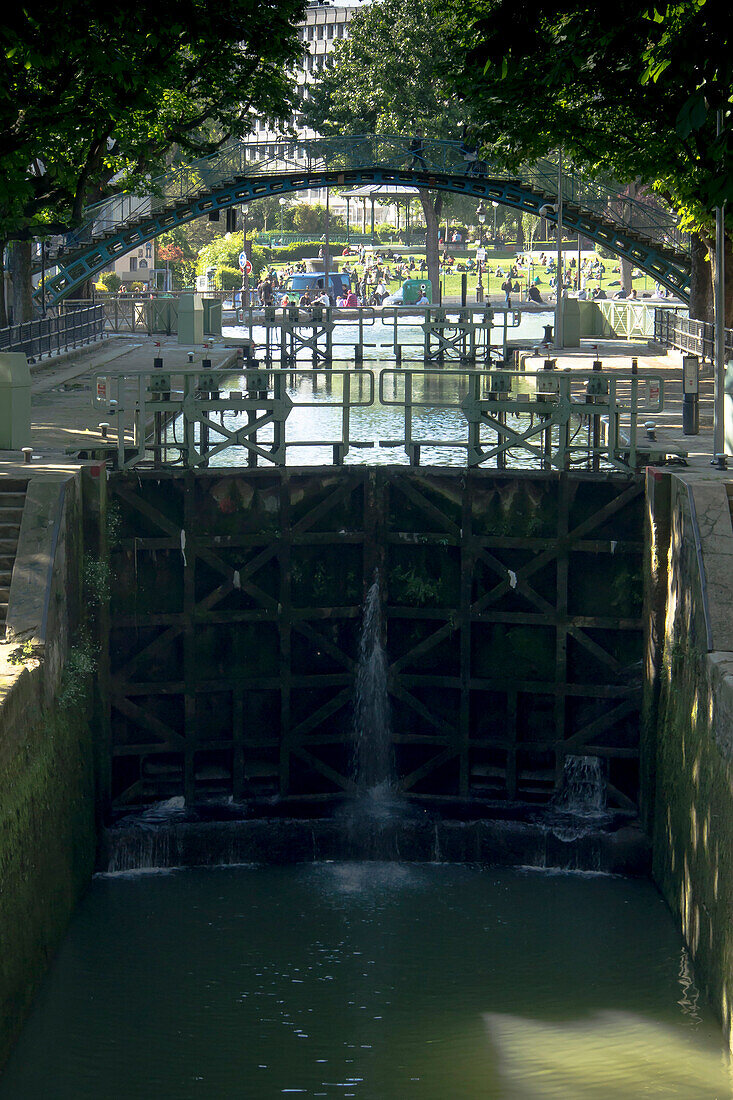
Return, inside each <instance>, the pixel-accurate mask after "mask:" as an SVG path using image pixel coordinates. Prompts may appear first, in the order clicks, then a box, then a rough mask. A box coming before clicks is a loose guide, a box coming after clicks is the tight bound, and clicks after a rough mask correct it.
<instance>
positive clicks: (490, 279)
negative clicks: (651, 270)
mask: <svg viewBox="0 0 733 1100" xmlns="http://www.w3.org/2000/svg"><path fill="white" fill-rule="evenodd" d="M384 247H385V248H388V247H393V248H394V249H395V250H398V249H399V245H393V246H389V245H385V246H384ZM410 254H411V255H412V256H414V257H415V260H416V262H417V264H418V265H419V263H420V260H421V259H423V257H424V255H425V254H424V253H420V252H412V251H411V253H410ZM571 258H572V257H571V256H568V257H567V259H568V261H569V260H570V259H571ZM344 262H348V263H349V265H350V267H351V269H352V270H356V271H357V273H358V274H359V276H360V277H361V276H362V275H363V265H362V264H359V263H354V258H353V257H351V256H350V257H341V256H338V257H334V263H335V265H336V266H337V267H339V268H340V267H341V266H342V265H343V263H344ZM511 262H512V261H511V260H507V259H497V260H492V261H491V262H490V264H489V270H488V271H487V270H484V272H483V279H482V282H483V287H484V294H485V295H487V296H490V297H492V298H499V299H503V296H504V293H503V291H502V289H501V284H502V283H503V282H504V279H505V278H506V276H505V275H498V276H497V275H495V274H494V272H495V271H496V269H497V267H499V268H501V269H502V270H503V271H504V272H506V271H507V269H508V267H509V266H511ZM457 263H465V260H463V259H458V260H456V264H457ZM601 263H602V264H603V269H604V270H603V277H602V279H601V286H602V287H603V289H604V290H605V292H606V294H607V295H608V297H609V298H612V297H613V296H614V294H615V293H616V291H618V290H619V289H620V287H621V275H620V272H619V271H618V270H614V268H616V269H618V267H619V261H618V260H616V259H602V260H601ZM388 264H389V266H390V267H394V264H393V263H391V262H390V261H388ZM286 266H287V265H284V264H278V265H277V269H278V270H280V271H281V270H284V268H285V267H286ZM574 273H575V269H574V268H572V269H571V270H570V277H571V278H572V277H573V275H574ZM466 274H467V275H468V297H467V300H468V302H469V304H470V303H475V301H476V285H477V282H478V276H477V273H476V271H475V270H474V271H472V272H467V273H466ZM461 275H462V272H459V271H455V265H454V268H453V270H450V269H449V270H446V271H444V272H443V273H442V274H441V282H442V287H443V297H446V298H460V295H461ZM538 275H539V277H540V282H539V283H537V284H536V285H537V287H538V289H539V292H540V294H541V295H542V298H543V299H544V300H545V301H546V302H549V299H550V297H552V298H553V299H554V293H555V292H554V290H553V289H552V288H551V287H550V277H551V276H550V274H548V273H547V272H546V271H545V269H544V268H541V267H539V266H537V265H534V266H533V268H532V281H533V282H534V280H535V278H536V277H537V276H538ZM408 277H409V278H414V279H420V278H425V275H422V276H421V275H420V271H419V268H418V270H417V271H415V272H413V273H410V275H409V276H408ZM516 282H518V283H519V286H520V288H521V290H520V292H519V293H517V292H515V293H514V295H513V297H512V301H513V302H514V303H519V302H521V301H522V299H523V298H524V292H525V290H526V285H527V269H526V268H524V269H521V270H520V273H519V275H518V277H517V279H516ZM387 285H388V287H389V292H390V294H394V293H395V292H396V291H397V290H399V288H400V286H401V285H402V282H401V280H398V279H391V280H389V281H388V283H387ZM589 285H590V286H592V287H593V288H596V287H597V286H598V283H597V281H596V280H595V279H593V280H592V281H591V282H590V283H589ZM633 285H634V287H635V288H636V290H637V291H638V293H639V294H643V293H644V291H649V292H652V291H653V290H654V281H653V280H652V279H651V278H650V277H649V276H648V275H646V274H644V273H643V272H635V273H634V283H633Z"/></svg>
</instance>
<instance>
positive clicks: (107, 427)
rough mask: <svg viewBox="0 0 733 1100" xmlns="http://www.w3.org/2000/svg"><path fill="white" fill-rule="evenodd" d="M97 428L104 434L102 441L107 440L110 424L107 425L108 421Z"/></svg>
mask: <svg viewBox="0 0 733 1100" xmlns="http://www.w3.org/2000/svg"><path fill="white" fill-rule="evenodd" d="M97 427H98V428H99V430H100V432H101V433H102V439H106V438H107V432H108V431H109V424H107V422H106V421H103V422H102V423H101V424H98V425H97Z"/></svg>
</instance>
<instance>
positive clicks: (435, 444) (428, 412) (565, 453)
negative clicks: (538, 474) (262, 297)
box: [92, 365, 664, 472]
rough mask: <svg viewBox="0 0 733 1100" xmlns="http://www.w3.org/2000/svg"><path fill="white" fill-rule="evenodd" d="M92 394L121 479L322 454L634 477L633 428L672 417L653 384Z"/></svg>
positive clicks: (246, 375) (289, 382) (208, 387)
mask: <svg viewBox="0 0 733 1100" xmlns="http://www.w3.org/2000/svg"><path fill="white" fill-rule="evenodd" d="M235 387H236V388H235ZM92 390H93V394H94V397H93V400H94V402H95V404H96V406H97V408H98V409H99V410H100V412H101V413H102V414H103V415H109V417H110V422H111V424H112V428H113V437H112V438H108V439H107V441H106V442H100V444H99V446H98V447H94V448H92V450H93V451H95V453H96V452H101V453H105V452H106V453H109V454H110V456H111V457H114V458H115V460H116V463H117V465H118V467H119V468H121V469H126V468H130V467H134V466H140V465H148V466H150V465H152V466H163V465H174V466H175V465H179V466H184V467H191V468H195V467H198V466H208V465H211V464H213V465H228V466H236V465H248V466H256V465H258V464H264V465H268V464H269V465H274V466H285V465H288V464H292V459H291V458H289V455H292V452H293V450H296V451H297V452H298V453H299V454H300V455H302V454H303V453H304V452H305V453H311V454H312V453H313V451H314V449H315V452H316V454H315V458H316V461H317V462H318V464H324V462H325V463H328V461H329V458H324V456H326V455H328V456H329V457H330V461H331V462H332V463H333V464H334V465H342V464H343V463H344V462H354V461H361V462H364V461H366V462H367V463H383V462H385V461H397V462H402V463H404V462H407V463H409V464H410V465H414V466H419V465H445V464H446V463H447V464H448V465H454V466H455V465H465V466H468V467H473V466H485V465H491V466H495V467H497V468H499V469H506V468H513V467H524V468H529V469H532V468H539V469H544V470H552V469H557V470H563V469H577V468H585V469H591V470H600V469H608V470H621V471H624V472H629V471H633V470H636V469H637V467H638V465H639V463H640V461H641V456H640V449H639V447H638V444H637V429H638V422H639V416H644V417H646V416H648V415H650V414H654V413H657V412H661V411H662V409H663V407H664V380H663V378H662V376H661V375H660V374H657V373H655V372H643V373H616V372H614V373H604V372H597V371H572V372H565V371H555V370H549V369H545V370H541V371H535V372H523V371H510V370H490V371H487V370H470V369H447V368H445V367H434V368H424V369H421V370H418V369H404V370H403V369H400V368H394V369H386V370H382V371H381V372H375V371H372V370H365V369H343V370H334V369H328V368H323V367H322V368H319V369H297V368H296V369H286V370H283V369H276V368H270V367H265V368H262V367H260V366H257V365H255V366H251V367H236V368H232V367H229V368H221V369H217V370H210V369H205V370H204V369H202V368H199V367H187V368H177V369H176V370H174V371H166V370H164V369H161V370H155V369H152V370H150V369H141V370H138V371H134V372H126V373H121V372H116V371H114V370H104V369H100V370H98V371H97V372H95V373H94V375H93V385H92ZM354 417H356V419H354ZM105 430H106V429H105ZM390 431H391V433H392V434H387V433H389V432H390ZM649 450H650V449H649V446H648V445H645V446H644V455H643V460H644V461H649ZM365 451H368V452H370V454H369V456H366V455H362V457H359V454H358V452H365ZM461 455H462V456H463V458H461V457H460V456H461ZM297 464H298V465H302V464H303V459H302V458H301V460H300V462H298V463H297Z"/></svg>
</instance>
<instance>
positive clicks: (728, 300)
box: [709, 237, 733, 328]
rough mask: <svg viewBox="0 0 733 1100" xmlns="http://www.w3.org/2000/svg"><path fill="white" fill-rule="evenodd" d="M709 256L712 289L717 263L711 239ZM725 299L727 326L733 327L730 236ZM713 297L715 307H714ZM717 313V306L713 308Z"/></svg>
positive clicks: (726, 239) (726, 244) (726, 252)
mask: <svg viewBox="0 0 733 1100" xmlns="http://www.w3.org/2000/svg"><path fill="white" fill-rule="evenodd" d="M709 256H710V273H711V276H712V278H711V280H710V286H711V290H712V288H713V287H714V285H715V275H716V264H715V241H711V242H710V244H709ZM723 300H724V305H725V310H724V313H725V327H726V328H733V239H731V238H730V237H726V238H725V285H724V287H723ZM714 302H715V300H714V297H713V307H714ZM714 315H715V308H713V316H714Z"/></svg>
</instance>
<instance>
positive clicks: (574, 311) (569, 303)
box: [562, 298, 580, 348]
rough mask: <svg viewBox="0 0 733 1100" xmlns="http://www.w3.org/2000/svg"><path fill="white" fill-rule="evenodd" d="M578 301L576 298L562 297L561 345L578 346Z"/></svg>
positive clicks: (567, 346) (566, 346)
mask: <svg viewBox="0 0 733 1100" xmlns="http://www.w3.org/2000/svg"><path fill="white" fill-rule="evenodd" d="M579 307H580V302H579V301H578V299H577V298H563V303H562V336H563V347H565V348H579V347H580V308H579Z"/></svg>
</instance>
